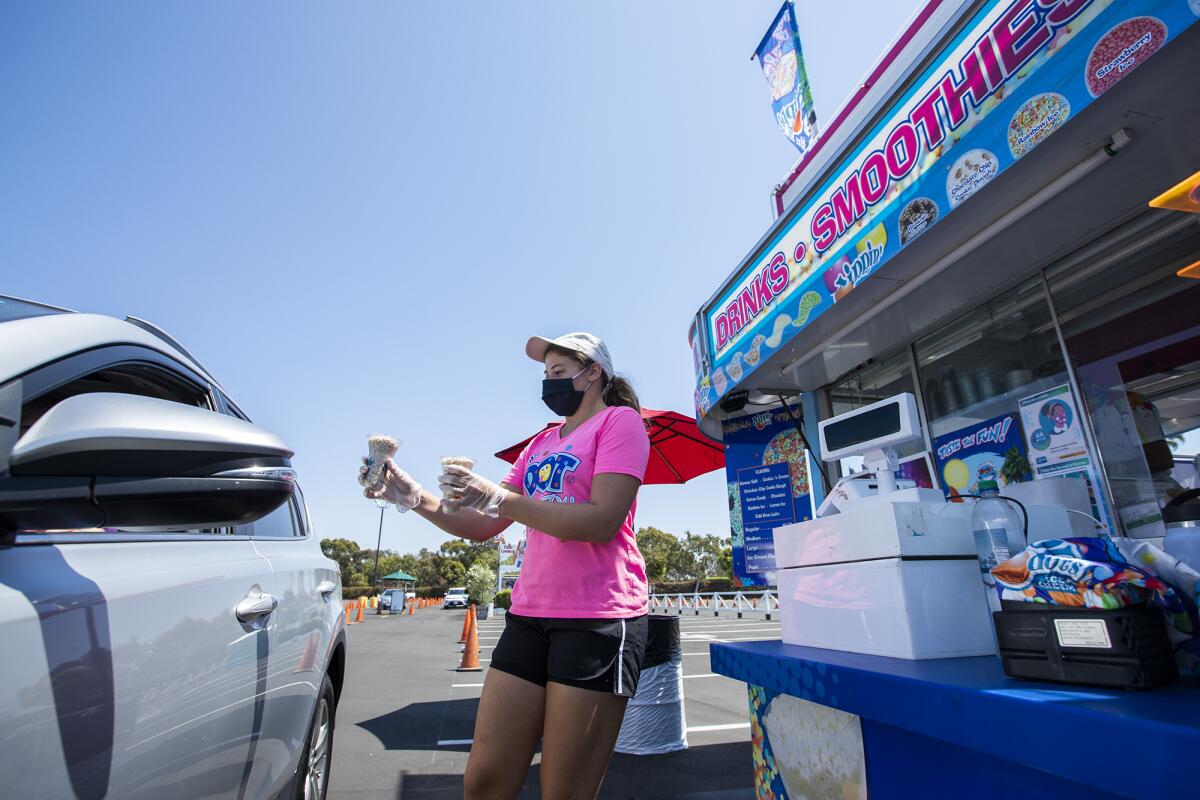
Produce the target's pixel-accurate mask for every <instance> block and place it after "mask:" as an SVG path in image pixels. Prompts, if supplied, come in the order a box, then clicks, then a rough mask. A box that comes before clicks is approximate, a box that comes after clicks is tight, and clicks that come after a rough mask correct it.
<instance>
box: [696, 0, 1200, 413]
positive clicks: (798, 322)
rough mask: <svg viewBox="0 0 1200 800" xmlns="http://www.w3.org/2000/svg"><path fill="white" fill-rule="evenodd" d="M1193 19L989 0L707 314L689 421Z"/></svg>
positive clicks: (1147, 5)
mask: <svg viewBox="0 0 1200 800" xmlns="http://www.w3.org/2000/svg"><path fill="white" fill-rule="evenodd" d="M1198 16H1200V0H1124V2H1114V0H992V2H988V3H986V4H985V5H984V6H983V7H982V8H981V9H980V10H979V11H978V12H977V13H976V14H975V15H974V16H973V17H972V18H971V19H970V20H969V21H968V23H967V24H966V25H965V26H964V27H963V28H962V30H961V31H960V32H959V33H958V34H957V35H956V36H955V37H954V38H953V39H952V40H951V41H950V42H949V43H948V44H947V45H946V46H945V48H944V49H943V50H942V52H941V54H940V55H939V57H938V58H937V59H936V60H935V61H934V63H933V64H932V65H931V66H930V67H929V68H928V69H926V70H925V72H924V73H922V74H921V75H920V76H919V78H918V79H917V80H916V81H914V82H913V83H912V85H911V87H910V88H909V89H908V91H906V92H905V94H904V95H902V96H901V97H900V98H899V99H898V100H896V101H895V102H894V103H893V104H892V106H891V109H890V110H889V112H888V113H887V114H886V115H885V116H884V117H883V118H882V119H881V121H880V122H879V123H878V124H877V125H876V126H875V128H874V129H872V130H871V131H869V132H868V133H867V135H866V136H865V137H864V139H863V141H862V143H861V144H860V145H859V146H858V148H857V149H855V150H853V151H850V152H849V153H847V155H846V156H845V157H844V158H843V159H842V161H841V163H840V166H839V168H838V169H837V170H836V171H835V172H834V173H833V175H832V177H831V178H830V179H829V180H828V181H827V182H826V183H825V184H823V185H822V186H821V187H820V189H819V190H818V191H817V192H816V193H815V194H813V195H812V197H811V198H810V199H809V200H808V202H807V204H806V205H805V206H804V207H803V208H801V209H800V210H799V212H798V213H797V214H795V215H794V216H793V217H792V218H791V219H790V220H789V221H788V222H787V223H785V224H784V225H783V226H782V227H780V229H779V230H778V231H777V233H776V235H775V236H774V238H773V239H772V240H771V242H770V243H769V244H768V246H767V247H766V248H765V250H764V251H763V253H762V255H760V256H759V257H758V258H757V259H756V260H755V261H752V262H750V263H748V264H746V265H745V266H744V268H743V269H742V270H741V271H740V272H739V274H738V275H737V276H736V278H735V279H734V280H733V281H732V282H731V284H730V285H729V287H728V288H727V289H726V291H725V292H724V293H723V294H722V295H721V296H720V297H719V298H718V299H717V300H716V301H714V303H713V304H712V305H711V306H708V307H706V308H705V309H704V311H703V313H702V319H703V324H704V326H705V327H706V328H707V331H706V333H707V344H708V349H707V351H706V352H705V353H704V355H706V356H707V358H706V359H703V358H697V359H696V361H697V365H698V368H697V376H696V377H697V385H696V393H695V400H696V410H697V415H698V416H703V415H704V414H706V413H707V412H708V410H709V409H710V408H711V407H712V406H713V405H714V404H715V403H716V402H717V400H719V399H720V398H721V396H722V395H724V394H726V393H727V392H729V391H730V390H731V389H732V388H733V387H735V386H737V385H738V383H740V382H741V381H742V380H743V379H744V378H745V376H746V375H747V374H748V373H749V372H751V371H753V370H754V369H755V368H756V367H757V366H758V364H759V363H761V361H762V360H763V359H764V358H766V357H767V356H768V355H769V354H770V353H771V352H773V351H774V350H776V349H778V348H780V347H782V346H784V345H785V344H786V343H788V342H789V341H791V340H792V339H793V338H794V337H795V336H796V335H797V334H799V333H800V332H801V331H802V330H804V328H805V327H806V326H807V325H808V324H809V323H811V322H812V321H813V320H814V319H816V318H817V317H818V316H820V315H821V314H823V313H824V312H825V311H827V310H828V309H830V308H832V307H833V305H834V304H836V303H837V302H838V301H840V300H842V299H844V298H845V297H846V296H847V295H848V294H849V293H851V292H852V291H854V289H855V288H857V287H858V286H860V285H861V284H862V283H863V282H864V281H866V280H869V279H870V278H871V277H872V276H873V275H875V274H876V273H877V272H879V271H880V270H881V269H883V268H884V267H885V265H886V264H887V262H888V260H889V259H891V258H893V257H894V256H895V255H896V254H897V253H898V252H899V251H900V250H902V249H903V248H904V247H905V246H907V245H908V244H909V243H910V242H913V241H914V240H916V239H917V238H918V237H920V236H921V234H923V233H924V232H925V231H927V230H929V229H930V228H931V227H932V226H933V225H936V224H938V223H939V222H940V221H941V220H942V218H943V217H945V216H946V215H947V214H949V213H951V212H952V211H953V210H954V209H955V208H957V207H958V206H959V205H961V204H963V203H966V202H970V201H971V197H972V196H973V195H974V194H975V193H976V192H978V191H979V190H980V189H982V188H983V187H985V186H986V185H987V184H988V183H989V182H990V181H991V180H992V179H994V178H995V177H996V176H997V175H998V174H1000V173H1001V172H1003V171H1004V170H1006V169H1008V168H1009V167H1011V166H1012V165H1013V164H1015V163H1016V162H1017V161H1019V160H1020V159H1021V158H1022V157H1023V156H1025V155H1027V154H1028V153H1029V152H1031V151H1032V150H1033V149H1034V148H1035V147H1037V146H1038V145H1040V144H1041V143H1042V142H1043V141H1045V140H1046V139H1047V138H1049V137H1050V136H1051V135H1053V133H1054V132H1055V131H1056V130H1058V129H1059V128H1061V127H1062V126H1063V125H1064V124H1066V123H1067V122H1068V121H1069V120H1070V119H1071V118H1073V117H1075V116H1077V115H1078V114H1079V112H1081V111H1082V110H1083V109H1084V108H1086V107H1087V106H1088V105H1090V104H1091V103H1092V102H1094V101H1095V100H1096V99H1097V98H1099V97H1100V96H1101V95H1103V94H1104V92H1105V91H1107V90H1108V89H1110V88H1112V86H1114V85H1115V84H1116V83H1117V82H1119V81H1120V80H1122V79H1123V78H1124V77H1125V76H1127V75H1129V74H1130V73H1131V72H1132V71H1133V70H1135V69H1136V68H1137V67H1138V66H1139V65H1141V64H1142V63H1144V62H1145V61H1146V60H1147V59H1149V58H1150V57H1151V56H1153V55H1154V53H1155V52H1157V51H1158V50H1159V49H1160V48H1162V47H1163V45H1165V44H1166V43H1167V42H1169V41H1171V40H1172V39H1174V38H1175V37H1176V36H1178V35H1179V34H1180V33H1181V32H1183V31H1184V30H1186V29H1187V28H1188V27H1189V26H1191V25H1192V24H1193V23H1195V21H1196V19H1197V17H1198ZM695 339H697V340H699V339H700V337H698V336H697V337H695ZM706 361H707V369H706V368H705V362H706Z"/></svg>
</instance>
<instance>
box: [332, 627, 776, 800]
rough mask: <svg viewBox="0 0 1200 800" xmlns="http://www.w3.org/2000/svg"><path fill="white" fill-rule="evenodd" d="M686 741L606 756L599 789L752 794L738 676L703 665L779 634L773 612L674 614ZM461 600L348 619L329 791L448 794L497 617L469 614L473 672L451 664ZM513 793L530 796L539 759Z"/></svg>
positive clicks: (355, 798) (357, 796)
mask: <svg viewBox="0 0 1200 800" xmlns="http://www.w3.org/2000/svg"><path fill="white" fill-rule="evenodd" d="M680 620H681V633H682V640H683V653H684V657H683V675H684V713H685V715H686V719H687V727H688V734H687V737H688V745H689V748H688V749H687V750H684V751H680V752H677V753H670V754H666V755H659V756H626V755H620V754H618V755H615V756H613V760H612V764H611V765H610V766H609V769H608V774H607V776H606V777H605V781H604V788H603V789H602V790H601V793H600V797H602V798H613V799H614V800H615V798H639V799H640V800H666V799H667V798H686V799H687V800H731V799H732V798H750V797H752V796H753V777H752V775H753V772H752V767H753V765H752V761H751V755H750V725H749V722H748V719H749V717H748V714H747V710H746V690H745V686H744V684H742V683H739V682H735V681H732V680H729V679H728V678H724V677H721V676H719V675H713V674H712V673H711V671H710V669H709V659H708V645H709V643H711V642H713V641H733V640H748V639H777V638H779V622H778V620H775V621H772V622H767V621H764V620H762V619H761V618H760V619H752V618H747V619H741V620H739V619H736V618H734V617H732V616H726V615H723V616H722V617H721V618H714V617H713V616H712V615H711V614H708V615H701V616H698V617H697V616H692V615H691V613H690V612H689V613H688V614H686V615H684V616H683V617H681V618H680ZM462 623H463V612H461V611H457V610H455V611H446V610H443V609H438V608H433V609H425V610H422V611H418V612H417V613H416V614H415V615H413V616H374V615H373V614H367V616H366V618H365V620H364V622H363V623H362V624H359V625H352V626H351V627H350V628H349V631H348V639H349V656H348V663H347V675H346V686H345V689H344V691H343V693H342V698H341V702H340V705H339V707H338V718H337V734H336V740H335V753H334V759H333V769H332V773H331V780H330V788H329V796H330V797H331V798H334V799H335V800H362V799H364V798H404V799H405V800H417V799H420V800H424V799H425V798H438V799H439V800H440V798H457V797H461V796H462V775H463V770H464V768H465V767H466V763H467V752H468V750H469V748H470V744H469V743H470V739H471V735H472V733H473V729H474V724H475V710H476V706H477V705H478V702H479V693H480V691H481V689H482V686H483V679H484V676H485V675H486V674H487V667H488V659H489V658H490V656H491V650H492V648H493V647H495V645H496V641H497V639H498V638H499V636H500V631H501V630H502V629H503V627H504V621H503V618H499V619H491V620H484V621H481V622H480V623H479V638H480V642H479V644H480V654H479V655H480V661H481V664H482V666H483V668H484V671H483V672H461V673H460V672H457V671H455V667H457V666H458V663H459V658H460V654H459V648H460V645H459V644H458V643H457V641H458V635H459V632H460V631H461V630H462ZM539 761H540V757H538V756H535V757H534V762H533V766H532V767H531V768H530V770H529V775H528V777H527V779H526V782H525V788H524V790H523V791H522V793H521V795H520V796H521V797H522V798H537V797H539V796H540V789H539V772H538V764H539Z"/></svg>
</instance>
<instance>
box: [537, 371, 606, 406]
mask: <svg viewBox="0 0 1200 800" xmlns="http://www.w3.org/2000/svg"><path fill="white" fill-rule="evenodd" d="M589 368H590V367H584V368H583V369H581V370H579V372H576V373H575V374H574V375H572V376H571V377H569V378H546V379H545V380H544V381H542V402H544V403H545V404H546V407H547V408H549V409H550V410H551V411H553V412H554V413H555V414H557V415H558V416H560V417H569V416H571V415H572V414H574V413H575V412H576V411H578V410H579V406H580V404H581V403H583V395H584V393H586V392H587V390H588V387H590V386H591V385H592V384H591V383H589V384H588V385H587V386H585V387H584V388H583V390H582V391H581V390H579V389H576V388H575V379H576V378H578V377H579V376H580V375H582V374H583V373H585V372H587V371H588V369H589ZM592 383H595V381H593V382H592Z"/></svg>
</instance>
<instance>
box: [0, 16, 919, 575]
mask: <svg viewBox="0 0 1200 800" xmlns="http://www.w3.org/2000/svg"><path fill="white" fill-rule="evenodd" d="M918 5H919V3H918V2H917V0H851V2H845V3H816V2H804V1H803V0H802V2H800V3H798V9H797V14H798V17H799V20H800V25H801V37H802V39H803V42H804V48H805V55H806V58H807V62H808V70H809V77H810V79H811V81H812V84H813V93H814V97H815V101H816V106H817V112H818V115H819V117H820V119H821V120H822V121H827V120H830V119H831V118H832V116H833V114H834V112H835V111H836V109H837V108H838V107H839V106H840V105H841V103H842V101H843V99H844V98H846V97H847V96H848V95H849V94H850V93H851V91H852V90H853V88H854V86H855V85H856V84H857V82H858V81H859V80H860V79H861V78H862V76H863V75H864V74H865V73H866V71H867V70H868V68H869V67H870V65H871V64H872V63H873V62H874V61H875V60H876V58H878V57H879V55H880V54H881V53H882V51H883V49H884V47H885V45H886V44H887V43H888V42H889V41H891V40H892V38H893V37H894V36H895V35H896V33H897V32H898V30H899V29H900V27H901V25H902V23H903V22H904V21H905V20H906V19H907V18H908V17H909V16H910V15H911V14H912V13H913V12H914V11H915V10H916V8H917V6H918ZM778 7H779V2H778V0H739V2H712V1H711V0H704V1H692V2H669V3H668V2H662V3H650V2H642V1H641V0H625V2H603V3H586V4H585V3H581V2H520V3H518V2H494V3H484V2H460V3H441V2H426V3H420V4H419V3H415V2H409V3H384V2H361V3H337V4H328V3H322V4H318V3H311V4H302V3H278V2H275V3H270V2H261V3H244V2H212V3H209V2H205V3H197V2H159V1H158V0H154V1H153V2H138V3H135V2H122V3H93V2H77V3H66V2H63V3H36V2H25V3H5V4H3V6H2V7H0V101H2V103H3V112H2V113H3V120H4V121H3V124H0V219H3V223H2V228H0V231H2V232H0V265H3V266H2V267H0V269H2V270H3V281H0V291H5V292H8V293H11V294H16V295H19V296H26V297H30V298H34V299H38V300H42V301H46V302H50V303H56V304H60V305H65V306H68V307H71V308H75V309H78V310H83V311H95V312H100V313H105V314H112V315H116V316H123V315H125V314H133V315H136V316H142V317H146V318H148V319H151V320H153V321H155V322H157V323H159V324H161V325H162V326H164V327H165V328H166V329H167V330H169V331H170V332H171V333H173V334H174V335H175V336H177V337H178V338H179V339H180V340H181V341H182V342H184V343H185V345H186V346H187V347H188V348H189V349H191V350H192V351H193V352H194V353H195V354H196V355H197V356H198V357H199V358H200V359H201V360H202V361H203V362H204V363H205V364H206V365H207V366H208V367H209V369H211V370H212V371H213V372H214V373H215V374H216V375H217V376H218V378H219V379H220V380H221V382H222V383H223V384H224V385H225V386H226V388H227V389H228V390H229V391H230V392H231V393H232V395H233V396H234V398H235V399H236V400H237V401H238V403H239V404H240V405H241V406H242V407H244V408H245V409H246V411H247V412H248V413H249V414H250V415H251V416H252V417H253V418H254V419H255V421H257V422H259V423H260V424H262V425H264V426H266V427H268V428H271V429H273V430H275V431H276V432H278V433H280V434H282V435H283V436H284V437H285V438H286V439H287V440H288V442H289V443H290V444H291V445H292V446H293V447H294V448H295V449H296V451H297V456H296V465H297V467H298V468H299V469H300V472H301V479H302V483H303V486H304V487H305V490H306V493H307V495H308V500H309V505H310V507H311V508H312V512H313V516H314V517H315V520H316V523H317V525H318V528H319V533H320V534H321V535H322V536H347V537H351V538H354V539H357V540H358V541H359V542H362V543H363V544H369V545H370V546H374V542H375V532H376V524H377V520H378V512H377V511H376V509H375V507H374V506H373V505H371V503H370V502H368V501H367V500H365V499H363V498H362V496H361V494H360V490H359V488H358V486H357V484H356V483H355V480H354V477H355V473H356V470H357V466H358V459H359V456H360V455H361V453H362V452H363V451H364V449H365V437H366V435H367V434H369V433H374V432H388V433H391V434H393V435H395V436H397V437H399V438H401V439H403V440H404V442H405V444H404V446H403V448H402V449H401V452H400V454H399V458H398V461H399V463H400V464H401V466H404V467H405V468H407V469H409V471H411V472H412V473H413V474H414V475H416V476H417V477H418V479H419V480H421V481H423V482H425V483H426V485H431V484H432V485H433V487H434V489H435V490H436V480H435V477H436V474H437V469H436V464H437V459H438V457H440V456H443V455H474V456H476V457H477V458H479V459H480V461H481V465H482V471H483V472H484V473H486V474H488V475H490V476H492V477H493V478H499V477H501V476H502V474H503V466H504V465H502V464H501V462H499V461H497V460H496V459H494V458H492V457H490V456H489V455H488V454H489V453H492V452H494V451H496V450H498V449H500V448H501V447H503V446H505V445H508V444H510V443H512V442H514V441H517V440H519V439H521V438H523V437H524V436H526V435H527V434H529V433H531V432H532V431H534V430H537V429H539V428H540V427H541V426H542V425H543V424H544V423H545V422H546V421H547V419H548V417H549V412H547V410H546V409H545V407H544V406H543V405H542V403H541V400H540V391H541V387H540V381H541V377H542V376H541V367H540V366H538V365H537V364H534V363H532V362H530V361H528V360H527V359H526V358H525V356H524V354H523V352H522V346H523V343H524V341H525V339H526V338H527V337H528V336H529V335H531V334H543V335H557V334H560V333H564V332H566V331H570V330H590V331H593V332H595V333H597V334H598V335H600V336H601V337H603V338H604V339H606V340H607V341H608V343H609V346H610V348H611V350H612V353H613V357H614V360H615V362H616V366H617V369H618V371H622V372H626V373H628V374H629V375H630V376H631V377H632V378H633V380H634V381H635V384H636V386H637V389H638V391H639V393H640V395H641V398H642V400H643V402H644V404H645V405H647V406H650V407H653V408H671V409H675V410H678V411H682V412H684V413H690V411H691V387H692V374H691V356H690V353H689V350H688V346H687V328H688V324H689V322H690V320H691V318H692V316H693V314H694V313H695V312H696V310H697V308H698V307H699V305H700V304H701V303H702V302H703V301H704V300H705V299H707V298H708V296H709V295H710V294H711V292H712V291H713V290H715V289H716V287H717V285H718V283H719V282H720V281H721V280H722V279H723V278H724V277H725V276H726V275H727V274H728V273H729V272H730V271H731V270H732V269H733V268H734V267H735V266H736V264H737V262H738V260H739V259H740V258H741V257H742V256H743V255H745V253H746V251H747V250H748V249H749V248H750V247H751V246H752V245H753V244H754V242H755V241H757V239H758V237H759V236H760V235H761V234H762V233H763V232H764V231H765V230H766V228H767V226H768V225H769V223H770V211H769V205H768V193H769V192H770V190H771V187H772V186H774V185H775V184H776V183H777V182H778V181H779V180H780V179H781V178H782V177H783V176H784V175H785V174H786V172H787V171H788V169H789V168H790V167H791V165H792V163H793V161H794V160H795V151H794V150H793V148H792V146H791V145H790V144H789V143H788V142H787V141H786V140H785V139H784V137H783V136H782V135H781V134H780V133H779V131H778V130H777V129H776V127H775V123H774V120H773V118H772V115H771V111H770V105H769V98H768V93H767V87H766V83H765V81H764V80H763V77H762V74H761V72H760V71H759V68H758V66H757V64H756V63H753V62H751V61H750V60H749V56H750V53H751V52H752V50H753V49H754V47H755V45H756V44H757V43H758V41H759V38H760V37H761V36H762V34H763V33H764V32H765V31H766V28H767V26H768V25H769V24H770V22H771V20H772V18H773V16H774V14H775V12H776V11H777V10H778ZM723 483H724V477H723V475H721V474H719V473H714V474H712V475H709V476H705V477H703V478H700V479H697V480H695V481H693V482H692V483H691V484H688V485H687V486H682V487H681V486H668V487H648V488H645V489H643V490H642V493H641V497H640V501H639V515H638V522H639V524H641V525H655V526H657V527H660V528H663V529H665V530H669V531H672V532H677V533H682V532H683V531H684V530H685V529H690V530H692V531H693V532H697V533H718V534H721V535H728V515H727V511H726V507H725V491H724V488H723ZM385 519H386V522H385V527H384V546H385V547H391V548H393V549H397V550H400V551H402V552H406V551H416V550H417V549H419V548H420V547H423V546H428V547H436V546H437V545H438V544H439V543H440V542H441V541H443V540H444V538H445V536H444V534H442V533H441V532H440V531H437V530H436V529H434V528H432V527H431V526H429V525H428V524H427V523H425V522H423V521H422V520H420V519H418V518H417V517H415V516H413V515H410V516H406V517H400V516H399V515H397V514H395V513H394V512H389V513H388V515H387V517H386V518H385Z"/></svg>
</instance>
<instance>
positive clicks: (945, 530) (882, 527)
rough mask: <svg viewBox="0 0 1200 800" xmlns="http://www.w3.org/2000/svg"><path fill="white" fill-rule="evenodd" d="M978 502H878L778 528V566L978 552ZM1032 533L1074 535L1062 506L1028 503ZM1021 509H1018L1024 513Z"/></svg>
mask: <svg viewBox="0 0 1200 800" xmlns="http://www.w3.org/2000/svg"><path fill="white" fill-rule="evenodd" d="M973 508H974V504H973V503H942V502H935V503H887V502H885V503H876V504H870V505H864V506H862V507H859V508H854V509H851V510H850V511H845V512H842V513H841V514H833V515H832V516H828V517H821V518H820V519H814V520H808V521H806V522H797V523H795V524H792V525H785V526H783V527H781V528H776V529H775V531H774V538H775V564H776V567H777V568H778V569H781V570H782V569H787V568H789V567H803V566H812V565H815V564H839V563H843V562H847V561H863V560H866V559H874V558H894V557H898V556H906V557H927V556H974V555H975V540H974V537H973V536H972V534H971V510H972V509H973ZM1026 508H1027V509H1028V511H1029V538H1030V540H1031V541H1037V540H1039V539H1059V538H1062V537H1064V536H1070V535H1072V534H1071V520H1070V517H1071V516H1074V515H1071V514H1068V513H1067V512H1066V511H1065V510H1064V509H1063V508H1062V507H1061V506H1027V507H1026ZM1019 513H1020V512H1018V514H1019Z"/></svg>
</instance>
